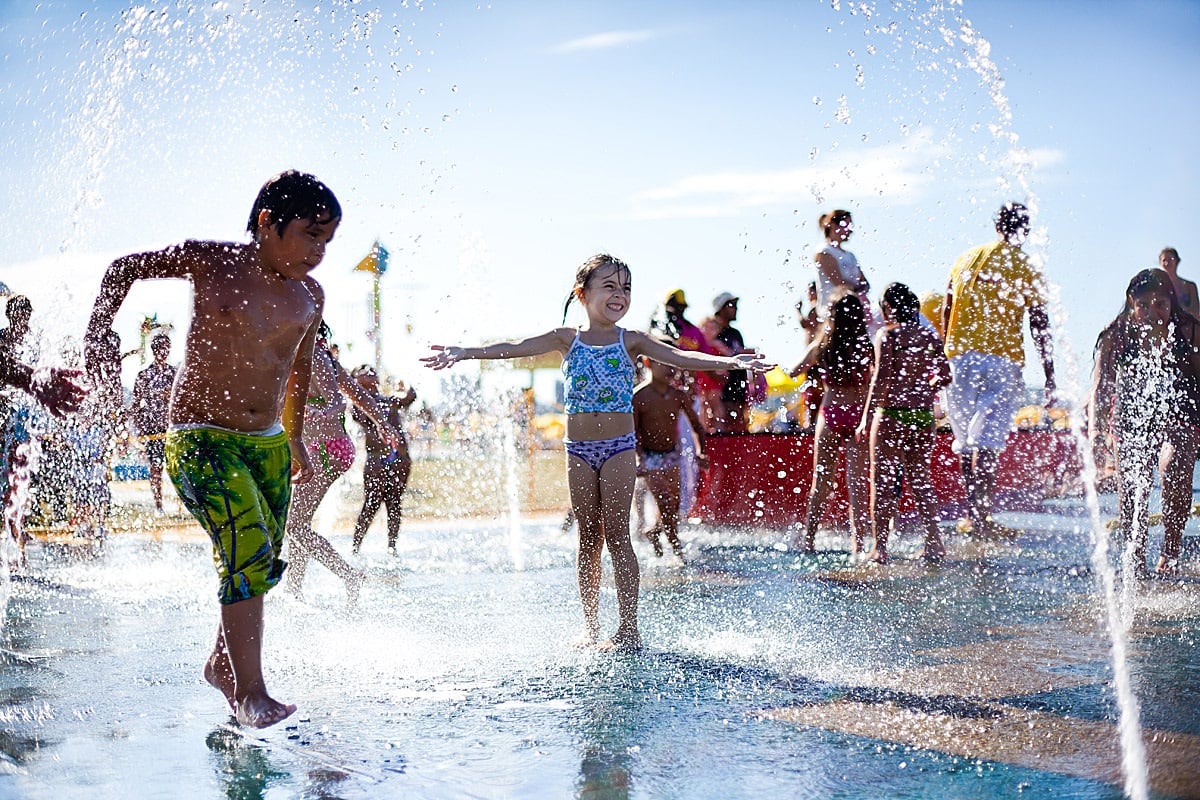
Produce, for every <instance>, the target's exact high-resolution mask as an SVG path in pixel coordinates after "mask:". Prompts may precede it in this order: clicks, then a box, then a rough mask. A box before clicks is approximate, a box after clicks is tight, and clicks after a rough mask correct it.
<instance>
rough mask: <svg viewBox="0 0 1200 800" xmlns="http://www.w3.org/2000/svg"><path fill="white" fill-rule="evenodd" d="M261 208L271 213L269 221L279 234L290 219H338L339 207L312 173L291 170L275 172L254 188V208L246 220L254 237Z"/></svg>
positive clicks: (334, 198) (327, 189) (339, 216)
mask: <svg viewBox="0 0 1200 800" xmlns="http://www.w3.org/2000/svg"><path fill="white" fill-rule="evenodd" d="M263 209H266V210H267V211H270V212H271V224H272V225H273V226H274V227H275V232H276V233H278V234H279V235H281V236H282V235H283V230H284V228H286V227H287V226H288V223H289V222H291V221H292V220H294V219H304V220H309V221H310V222H316V221H318V220H321V221H324V220H323V218H324V217H328V218H329V219H340V218H341V216H342V206H341V204H340V203H338V199H337V198H336V197H334V195H333V191H332V190H331V189H330V188H329V187H328V186H326V185H325V184H323V183H321V182H320V181H319V180H317V179H316V178H315V177H313V176H312V175H309V174H308V173H305V172H297V171H296V170H294V169H290V170H288V171H287V172H281V173H279V174H278V175H276V176H275V177H273V178H271V179H270V180H269V181H267V182H266V183H264V184H263V187H262V188H261V189H259V190H258V197H256V198H255V200H254V207H253V208H251V209H250V221H249V222H247V223H246V230H247V231H249V233H250V235H251V236H258V215H259V213H260V212H262V211H263Z"/></svg>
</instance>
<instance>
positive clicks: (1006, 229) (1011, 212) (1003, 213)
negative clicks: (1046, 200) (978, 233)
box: [996, 203, 1029, 241]
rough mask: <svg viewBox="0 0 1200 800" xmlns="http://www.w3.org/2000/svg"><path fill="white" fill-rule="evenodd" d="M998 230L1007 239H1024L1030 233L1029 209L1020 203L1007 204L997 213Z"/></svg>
mask: <svg viewBox="0 0 1200 800" xmlns="http://www.w3.org/2000/svg"><path fill="white" fill-rule="evenodd" d="M996 230H997V231H998V232H999V233H1000V235H1001V236H1003V237H1004V238H1005V239H1008V240H1009V241H1012V239H1013V238H1014V237H1023V236H1025V235H1027V234H1028V233H1029V209H1028V208H1026V207H1025V206H1023V205H1021V204H1020V203H1005V204H1004V205H1002V206H1000V210H999V211H998V212H997V213H996Z"/></svg>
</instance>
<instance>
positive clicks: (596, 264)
mask: <svg viewBox="0 0 1200 800" xmlns="http://www.w3.org/2000/svg"><path fill="white" fill-rule="evenodd" d="M604 267H612V268H614V269H615V270H616V271H617V272H618V273H620V272H622V271H624V272H625V274H626V275H629V276H631V277H632V275H633V273H632V272H631V271H630V269H629V265H628V264H626V263H625V262H624V261H622V260H621V259H619V258H617V257H616V256H610V255H609V254H608V253H597V254H596V255H594V256H592V257H591V258H589V259H588V260H587V261H584V262H583V263H582V264H580V265H579V268H578V269H577V270H575V285H574V286H572V287H571V293H570V294H569V295H567V302H566V303H564V304H563V323H566V321H567V311H569V310H570V308H571V301H573V300H574V299H575V295H576V294H577V293H578V292H579V290H580V289H584V288H587V282H588V281H589V280H591V278H592V276H593V275H595V274H596V272H597V271H598V270H600V269H603V268H604Z"/></svg>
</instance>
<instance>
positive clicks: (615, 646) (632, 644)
mask: <svg viewBox="0 0 1200 800" xmlns="http://www.w3.org/2000/svg"><path fill="white" fill-rule="evenodd" d="M596 649H597V650H600V651H602V652H606V653H633V652H636V651H638V650H641V649H642V637H641V636H640V635H639V634H638V632H637V631H636V630H635V631H633V632H632V633H630V632H628V631H623V630H621V629H619V628H618V629H617V632H616V633H615V634H614V635H613V637H612V638H611V639H609V640H607V641H605V642H601V643H600V644H599V645H597V646H596Z"/></svg>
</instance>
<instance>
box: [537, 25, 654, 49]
mask: <svg viewBox="0 0 1200 800" xmlns="http://www.w3.org/2000/svg"><path fill="white" fill-rule="evenodd" d="M661 35H662V34H661V33H659V32H658V31H650V30H641V31H606V32H604V33H594V34H592V35H591V36H584V37H581V38H579V39H571V40H570V41H566V42H563V43H562V44H557V45H555V46H554V47H552V48H550V51H551V52H552V53H578V52H580V51H583V50H605V49H608V48H610V47H621V46H622V45H627V44H638V43H640V42H648V41H651V40H652V39H657V38H658V37H659V36H661Z"/></svg>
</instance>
